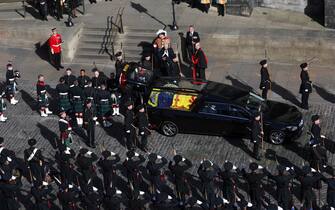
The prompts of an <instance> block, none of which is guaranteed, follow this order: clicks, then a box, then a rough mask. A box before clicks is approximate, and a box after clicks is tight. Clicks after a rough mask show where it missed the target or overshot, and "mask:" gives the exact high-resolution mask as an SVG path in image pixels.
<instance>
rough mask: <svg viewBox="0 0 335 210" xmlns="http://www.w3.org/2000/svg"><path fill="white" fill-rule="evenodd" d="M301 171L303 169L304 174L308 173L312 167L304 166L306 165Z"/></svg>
mask: <svg viewBox="0 0 335 210" xmlns="http://www.w3.org/2000/svg"><path fill="white" fill-rule="evenodd" d="M301 171H302V173H303V175H307V174H309V173H310V172H311V167H309V166H304V167H302V169H301Z"/></svg>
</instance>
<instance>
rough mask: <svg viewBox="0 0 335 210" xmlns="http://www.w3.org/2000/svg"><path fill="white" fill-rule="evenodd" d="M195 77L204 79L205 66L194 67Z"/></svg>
mask: <svg viewBox="0 0 335 210" xmlns="http://www.w3.org/2000/svg"><path fill="white" fill-rule="evenodd" d="M196 74H197V78H199V79H202V80H206V74H205V68H199V67H197V68H196Z"/></svg>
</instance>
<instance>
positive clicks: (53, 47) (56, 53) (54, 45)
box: [49, 28, 64, 70]
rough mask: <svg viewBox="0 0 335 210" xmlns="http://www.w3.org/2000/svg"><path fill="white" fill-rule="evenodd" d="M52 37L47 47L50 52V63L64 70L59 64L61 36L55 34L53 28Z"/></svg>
mask: <svg viewBox="0 0 335 210" xmlns="http://www.w3.org/2000/svg"><path fill="white" fill-rule="evenodd" d="M51 31H52V35H51V37H50V38H49V47H50V51H51V63H52V64H53V65H54V66H55V67H56V69H57V70H59V68H64V67H63V66H62V64H61V53H62V46H61V45H62V42H63V41H62V36H61V35H60V34H58V33H57V31H56V28H53V29H52V30H51Z"/></svg>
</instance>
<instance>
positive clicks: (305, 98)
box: [301, 92, 309, 109]
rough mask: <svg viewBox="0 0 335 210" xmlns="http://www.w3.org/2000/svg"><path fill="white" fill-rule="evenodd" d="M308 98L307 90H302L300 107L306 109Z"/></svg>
mask: <svg viewBox="0 0 335 210" xmlns="http://www.w3.org/2000/svg"><path fill="white" fill-rule="evenodd" d="M308 98H309V93H308V92H303V93H302V94H301V108H303V109H308Z"/></svg>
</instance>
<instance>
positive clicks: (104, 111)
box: [98, 99, 111, 116]
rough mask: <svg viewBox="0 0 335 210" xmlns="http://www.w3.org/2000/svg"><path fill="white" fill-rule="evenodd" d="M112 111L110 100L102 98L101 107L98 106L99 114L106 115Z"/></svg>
mask: <svg viewBox="0 0 335 210" xmlns="http://www.w3.org/2000/svg"><path fill="white" fill-rule="evenodd" d="M110 111H111V106H110V104H109V101H108V100H104V99H103V100H100V103H99V107H98V115H99V116H105V115H106V114H107V113H108V112H110Z"/></svg>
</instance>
